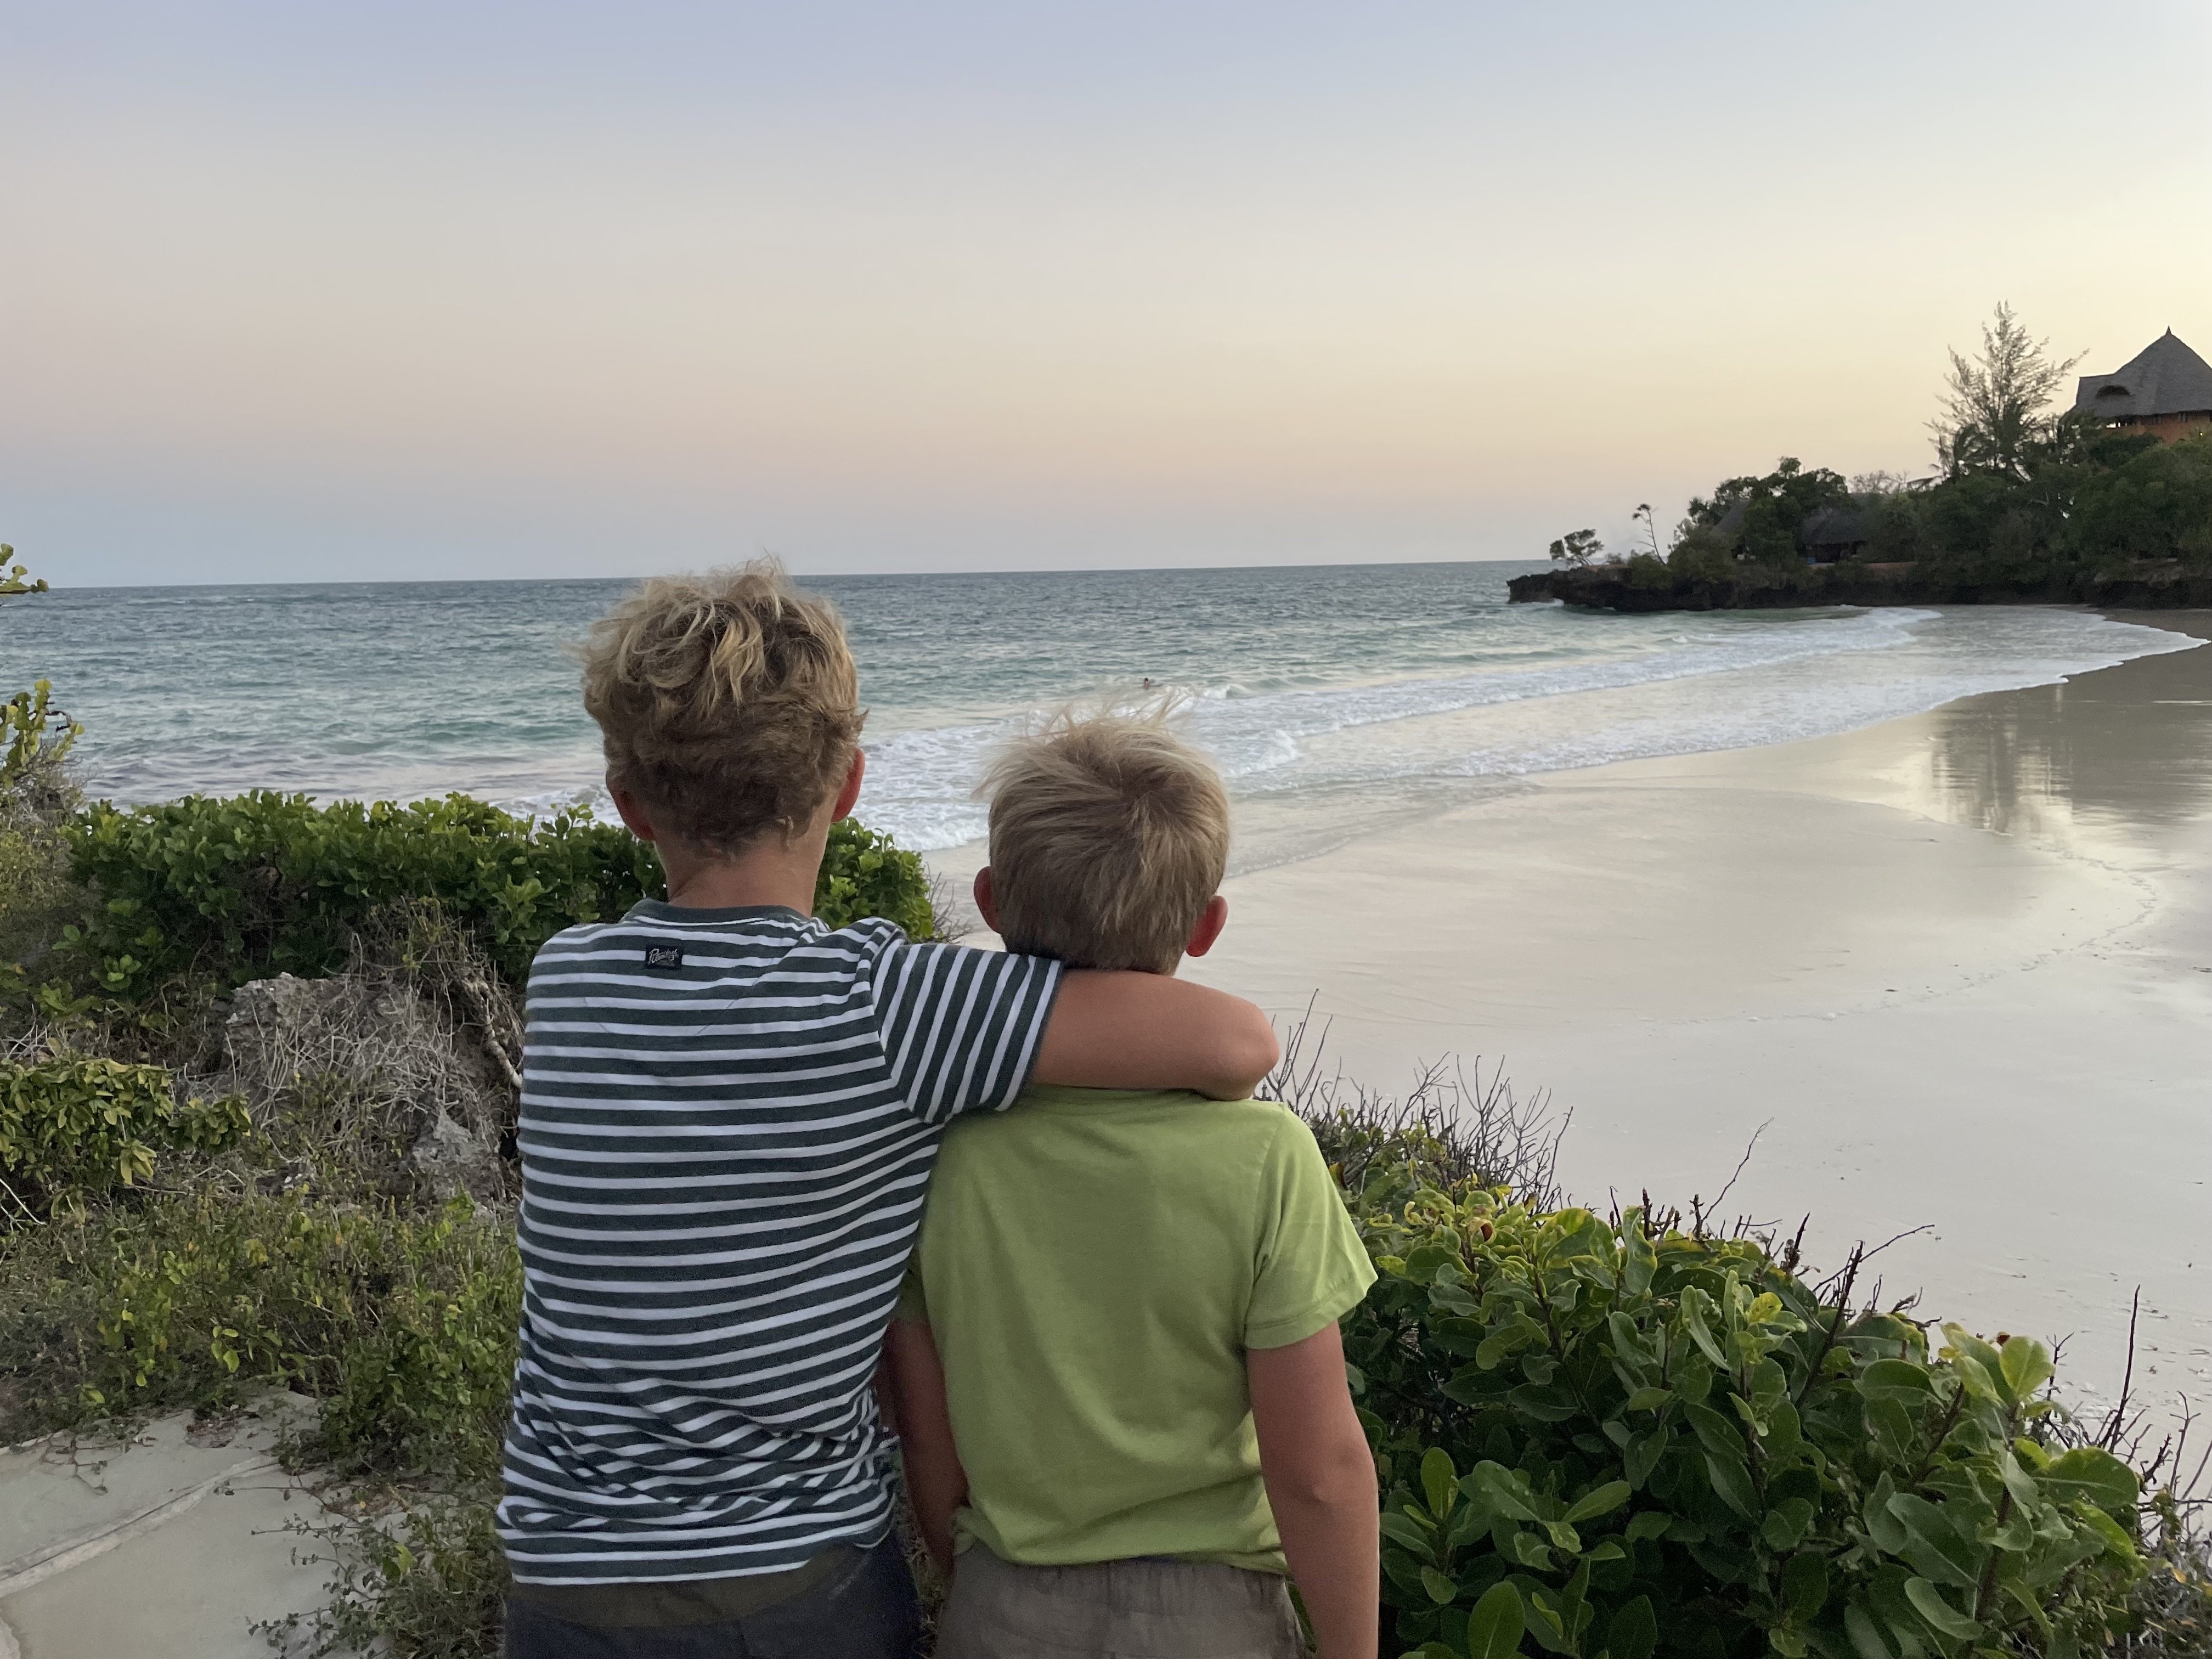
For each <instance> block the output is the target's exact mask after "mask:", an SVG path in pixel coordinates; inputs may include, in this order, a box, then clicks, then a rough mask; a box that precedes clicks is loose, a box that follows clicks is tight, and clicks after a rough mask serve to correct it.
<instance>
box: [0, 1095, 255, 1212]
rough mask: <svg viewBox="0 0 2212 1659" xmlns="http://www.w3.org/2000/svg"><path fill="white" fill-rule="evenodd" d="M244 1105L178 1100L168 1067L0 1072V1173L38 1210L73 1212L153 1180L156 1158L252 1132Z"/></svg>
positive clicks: (218, 1147)
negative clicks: (114, 1190)
mask: <svg viewBox="0 0 2212 1659" xmlns="http://www.w3.org/2000/svg"><path fill="white" fill-rule="evenodd" d="M249 1133H252V1124H251V1123H250V1122H249V1121H247V1119H246V1103H245V1102H243V1101H242V1100H240V1098H239V1097H237V1096H235V1095H226V1096H224V1097H222V1098H221V1099H219V1100H211V1101H210V1100H186V1101H182V1102H179V1100H178V1099H177V1097H176V1088H175V1085H174V1083H173V1079H171V1077H170V1075H169V1073H168V1070H167V1067H165V1066H127V1065H125V1064H123V1063H122V1062H121V1061H119V1060H78V1059H70V1060H44V1061H41V1062H40V1063H39V1064H37V1065H33V1066H4V1067H0V1173H4V1174H5V1175H6V1176H7V1177H8V1178H9V1188H10V1190H11V1191H15V1190H16V1188H15V1183H16V1182H19V1181H20V1182H22V1183H24V1184H25V1185H26V1186H27V1187H28V1188H29V1189H30V1190H29V1194H28V1195H27V1194H24V1193H22V1192H21V1191H17V1192H16V1196H17V1197H18V1199H19V1200H27V1198H34V1199H36V1200H39V1201H40V1204H41V1206H42V1207H44V1208H45V1209H46V1210H48V1211H50V1212H58V1213H63V1214H69V1213H79V1212H82V1210H83V1208H84V1202H85V1200H86V1199H87V1198H88V1197H93V1196H97V1195H99V1194H103V1193H106V1192H108V1191H110V1190H112V1188H116V1187H118V1186H122V1187H135V1186H137V1184H138V1183H139V1182H143V1181H145V1180H147V1179H149V1177H151V1176H152V1175H153V1173H154V1157H155V1153H156V1152H163V1151H176V1152H181V1151H194V1152H222V1151H223V1150H224V1149H225V1148H227V1147H229V1146H235V1145H237V1143H238V1142H239V1141H240V1140H242V1139H245V1138H246V1135H247V1134H249Z"/></svg>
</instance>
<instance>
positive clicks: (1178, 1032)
mask: <svg viewBox="0 0 2212 1659" xmlns="http://www.w3.org/2000/svg"><path fill="white" fill-rule="evenodd" d="M584 663H585V666H584V701H585V706H586V708H587V709H588V710H589V711H590V713H591V714H592V718H593V719H594V720H597V721H598V722H599V727H600V730H601V732H603V734H604V736H605V749H606V758H607V785H608V788H609V790H610V791H611V793H612V794H613V797H614V801H615V805H616V806H617V810H619V811H620V812H621V814H622V817H623V821H624V822H625V823H628V824H629V827H630V828H631V829H633V830H635V832H636V833H637V834H638V835H639V836H642V837H644V838H645V839H646V840H647V841H649V842H653V844H654V845H655V846H656V847H657V848H659V854H660V859H661V863H662V866H663V867H664V869H665V872H666V875H667V882H668V896H667V898H666V899H665V901H664V900H647V901H645V902H641V903H640V904H638V905H636V906H635V907H634V908H632V909H631V910H630V912H629V915H626V916H623V918H622V919H621V920H620V921H613V922H608V923H601V924H594V925H591V926H586V927H572V928H569V929H568V930H567V931H566V932H564V933H560V934H558V935H556V937H555V938H554V939H551V940H550V942H549V943H548V944H547V945H546V946H545V948H544V950H543V951H540V952H539V954H538V960H537V963H536V964H535V966H534V967H533V968H532V972H531V978H530V990H529V999H528V1032H527V1036H526V1042H525V1044H524V1066H523V1096H522V1113H521V1123H520V1132H519V1136H518V1139H519V1144H520V1149H521V1156H522V1171H523V1194H522V1203H521V1208H520V1218H519V1225H518V1233H519V1243H520V1249H521V1253H522V1261H523V1315H522V1331H521V1342H520V1358H519V1361H518V1363H517V1365H516V1368H515V1379H514V1406H513V1419H512V1422H511V1425H510V1427H509V1430H508V1433H507V1446H506V1457H505V1469H506V1487H507V1490H506V1495H505V1497H504V1498H503V1499H502V1501H501V1504H500V1506H499V1528H500V1535H501V1541H502V1543H503V1545H504V1547H505V1549H506V1553H507V1563H508V1567H509V1571H510V1575H511V1581H512V1582H511V1587H510V1594H509V1596H508V1601H507V1631H506V1642H507V1653H508V1654H509V1655H510V1656H513V1659H550V1656H554V1655H559V1656H562V1659H704V1656H708V1655H713V1656H737V1655H745V1656H753V1659H784V1656H791V1659H797V1656H805V1659H825V1656H826V1659H841V1656H852V1659H893V1656H904V1655H905V1654H907V1653H908V1651H909V1650H911V1649H912V1647H913V1645H914V1643H915V1638H916V1631H917V1626H918V1613H917V1610H916V1607H915V1597H914V1590H913V1585H912V1583H911V1581H910V1579H909V1578H908V1575H907V1571H906V1567H905V1564H904V1561H903V1559H902V1556H901V1554H900V1553H899V1550H898V1547H897V1546H896V1543H895V1542H894V1541H891V1540H890V1520H891V1513H892V1481H893V1475H894V1468H893V1465H894V1449H893V1443H892V1441H891V1440H890V1437H889V1435H888V1434H887V1433H886V1432H885V1431H884V1428H883V1426H882V1425H881V1423H880V1421H879V1419H878V1412H877V1407H876V1395H875V1392H874V1389H873V1387H872V1381H873V1378H874V1376H875V1373H876V1371H877V1369H878V1360H879V1357H880V1353H881V1349H882V1345H883V1338H884V1328H885V1326H886V1325H887V1323H888V1322H889V1321H890V1316H891V1311H892V1309H893V1306H894V1305H895V1304H896V1299H897V1295H898V1287H899V1282H900V1276H901V1274H902V1272H903V1270H904V1267H905V1265H906V1261H907V1257H908V1253H909V1250H910V1249H911V1246H912V1244H913V1241H914V1236H915V1229H916V1227H917V1226H918V1225H919V1223H920V1219H921V1201H922V1194H923V1189H924V1188H925V1186H926V1184H927V1181H928V1178H929V1173H930V1168H931V1164H932V1163H933V1159H934V1158H935V1155H936V1151H937V1146H938V1143H939V1139H940V1137H941V1135H942V1133H943V1132H944V1129H945V1126H946V1125H947V1124H949V1123H950V1122H951V1121H954V1120H955V1119H957V1118H959V1117H962V1116H963V1115H969V1114H980V1113H988V1112H993V1111H996V1110H998V1109H1001V1108H1003V1107H1006V1106H1007V1105H1010V1104H1011V1103H1012V1102H1013V1100H1014V1099H1015V1097H1017V1096H1018V1094H1019V1093H1020V1091H1022V1089H1023V1087H1024V1085H1026V1084H1028V1083H1030V1081H1032V1080H1035V1081H1038V1082H1044V1083H1057V1084H1088V1085H1111V1086H1120V1087H1126V1088H1146V1087H1167V1086H1171V1085H1183V1086H1188V1087H1190V1088H1194V1089H1196V1090H1199V1091H1201V1092H1204V1093H1207V1094H1212V1095H1216V1096H1221V1097H1231V1098H1233V1097H1237V1096H1241V1095H1243V1094H1244V1093H1246V1092H1247V1091H1249V1089H1250V1088H1251V1087H1252V1086H1253V1085H1254V1084H1255V1082H1256V1081H1257V1080H1258V1079H1260V1078H1261V1076H1263V1075H1264V1074H1265V1073H1266V1072H1267V1068H1268V1067H1269V1066H1272V1065H1273V1063H1274V1059H1275V1054H1276V1048H1275V1041H1274V1035H1273V1030H1271V1029H1270V1028H1269V1026H1268V1024H1267V1019H1266V1017H1265V1016H1264V1015H1262V1014H1261V1012H1260V1011H1259V1010H1258V1009H1256V1008H1254V1007H1252V1006H1250V1005H1249V1004H1247V1003H1243V1002H1241V1001H1239V1000H1237V999H1235V998H1232V997H1228V996H1224V995H1221V994H1218V993H1214V992H1208V991H1205V990H1201V989H1200V988H1199V987H1194V986H1185V985H1177V984H1176V983H1175V982H1174V981H1169V980H1164V979H1161V978H1160V977H1158V975H1150V974H1141V973H1127V972H1123V973H1089V972H1076V971H1065V970H1063V968H1062V966H1061V964H1060V963H1058V962H1056V961H1054V960H1053V959H1051V958H1049V957H1039V956H1035V955H1022V954H1000V953H998V952H994V951H978V950H970V949H965V948H962V947H958V946H954V945H933V944H915V943H912V942H910V941H909V940H908V939H907V938H906V937H905V936H904V935H903V934H902V933H901V932H900V931H899V930H898V929H897V928H896V927H894V926H892V925H891V924H890V923H889V922H885V921H863V922H860V923H857V924H855V925H854V926H852V927H843V928H839V929H836V930H834V931H833V930H831V929H829V927H825V926H824V925H823V923H821V922H820V921H816V920H814V919H812V918H811V916H810V915H808V914H807V913H808V911H809V910H810V908H811V906H812V903H813V898H814V890H815V883H816V879H817V875H818V873H819V871H820V867H821V864H822V859H823V848H824V844H825V842H826V840H827V838H828V836H829V826H830V824H831V823H834V822H835V821H836V819H838V818H840V817H844V816H845V815H846V814H847V813H848V812H849V811H851V810H852V808H853V805H854V799H856V798H857V797H858V795H859V793H860V785H861V780H862V775H863V771H864V763H863V761H862V758H861V754H860V747H859V738H860V722H861V716H862V711H861V709H860V697H859V685H858V680H857V676H856V674H855V671H854V665H853V659H852V655H851V653H850V652H849V651H848V649H847V647H846V643H845V637H844V633H843V630H842V627H841V625H840V624H839V623H838V620H837V617H836V612H835V611H832V610H831V609H830V607H829V605H826V604H825V603H823V601H821V600H819V599H813V598H811V597H809V596H807V595H805V594H804V593H801V592H799V591H797V590H796V589H794V588H793V586H791V585H790V584H789V583H788V582H787V580H785V579H784V577H783V574H782V573H781V571H780V570H779V569H777V568H775V567H774V566H772V565H766V564H762V565H753V566H749V567H747V568H744V569H740V570H735V571H726V572H721V573H719V574H714V575H709V576H705V577H699V578H670V579H664V580H656V581H651V582H647V584H645V585H644V586H643V587H641V589H639V590H638V591H637V592H635V593H634V594H633V595H631V596H630V597H629V599H625V600H624V601H623V603H622V604H621V605H619V606H618V607H617V609H616V610H615V611H614V612H613V613H612V614H611V616H609V617H606V618H605V620H604V621H602V622H601V623H599V626H598V628H597V629H595V630H594V632H593V634H592V639H591V642H590V645H589V647H588V648H587V649H586V653H585V657H584Z"/></svg>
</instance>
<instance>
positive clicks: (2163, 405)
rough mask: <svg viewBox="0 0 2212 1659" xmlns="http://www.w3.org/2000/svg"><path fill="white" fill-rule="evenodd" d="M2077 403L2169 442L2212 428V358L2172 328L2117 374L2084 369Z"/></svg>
mask: <svg viewBox="0 0 2212 1659" xmlns="http://www.w3.org/2000/svg"><path fill="white" fill-rule="evenodd" d="M2074 407H2075V410H2077V411H2086V412H2087V413H2088V414H2091V415H2094V416H2097V417H2098V418H2099V419H2100V420H2103V421H2109V422H2111V423H2112V425H2114V426H2120V427H2125V428H2128V429H2129V430H2130V431H2134V432H2148V433H2150V434H2151V435H2154V436H2155V437H2159V438H2162V439H2164V440H2165V441H2166V442H2167V443H2172V441H2174V440H2175V439H2177V438H2185V437H2187V436H2189V435H2190V434H2191V433H2193V432H2212V363H2208V362H2205V361H2204V360H2203V358H2202V357H2200V356H2197V354H2196V353H2195V352H2193V351H2191V349H2189V348H2188V347H2187V346H2185V345H2184V344H2183V343H2181V340H2180V338H2179V337H2178V336H2177V335H2176V334H2175V333H2174V331H2172V329H2170V328H2169V329H2168V330H2166V332H2165V333H2163V334H2161V335H2160V336H2159V337H2158V338H2156V339H2155V340H2153V341H2152V342H2151V343H2150V344H2149V345H2148V346H2147V347H2145V348H2144V349H2142V352H2140V353H2139V354H2137V355H2136V356H2135V357H2134V358H2133V359H2132V360H2131V361H2130V362H2127V363H2125V364H2124V365H2123V366H2122V367H2121V368H2118V369H2117V370H2115V371H2114V372H2113V373H2112V374H2084V375H2083V376H2082V377H2081V387H2080V389H2079V390H2078V391H2076V392H2075V394H2074Z"/></svg>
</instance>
